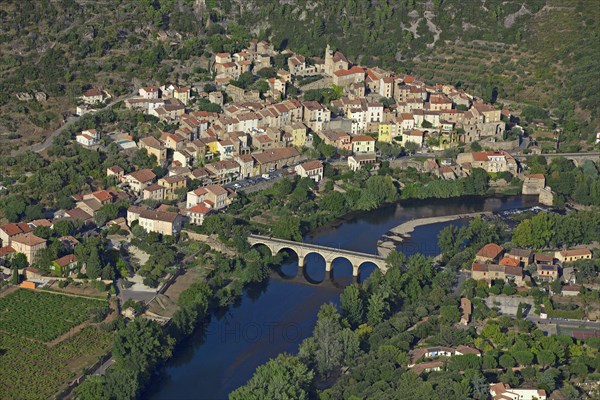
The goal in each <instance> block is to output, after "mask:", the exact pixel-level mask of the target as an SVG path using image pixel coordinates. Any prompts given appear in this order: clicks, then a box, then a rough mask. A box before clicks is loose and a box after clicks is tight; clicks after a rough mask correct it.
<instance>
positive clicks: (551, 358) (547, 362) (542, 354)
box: [537, 350, 556, 368]
mask: <svg viewBox="0 0 600 400" xmlns="http://www.w3.org/2000/svg"><path fill="white" fill-rule="evenodd" d="M537 361H538V364H540V365H541V366H542V367H543V368H546V367H549V366H551V365H554V363H555V362H556V356H555V355H554V353H553V352H551V351H549V350H540V351H539V352H538V354H537Z"/></svg>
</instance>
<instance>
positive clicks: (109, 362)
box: [94, 358, 117, 375]
mask: <svg viewBox="0 0 600 400" xmlns="http://www.w3.org/2000/svg"><path fill="white" fill-rule="evenodd" d="M116 362H117V361H116V360H115V359H114V358H109V359H108V360H107V361H106V362H105V363H104V364H102V365H101V366H99V367H98V369H97V370H96V371H94V375H104V374H105V373H106V370H107V369H109V368H110V367H112V366H113V364H114V363H116Z"/></svg>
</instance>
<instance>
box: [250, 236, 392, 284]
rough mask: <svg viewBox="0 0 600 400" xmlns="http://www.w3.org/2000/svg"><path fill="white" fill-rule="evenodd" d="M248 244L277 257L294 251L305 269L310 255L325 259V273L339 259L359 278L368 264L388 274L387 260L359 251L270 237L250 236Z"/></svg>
mask: <svg viewBox="0 0 600 400" xmlns="http://www.w3.org/2000/svg"><path fill="white" fill-rule="evenodd" d="M248 243H250V246H255V245H258V244H262V245H265V246H266V247H267V248H269V250H271V254H273V255H275V254H277V253H279V252H280V251H281V250H283V249H289V250H292V251H293V252H294V253H296V254H297V255H298V266H300V267H304V259H305V258H306V256H307V255H309V254H310V253H317V254H320V255H321V256H322V257H323V258H324V259H325V271H327V272H330V271H331V268H332V264H333V261H335V260H336V259H338V258H345V259H346V260H348V261H350V263H351V264H352V275H353V276H358V270H359V268H360V266H361V265H362V264H364V263H366V262H371V263H373V264H375V265H376V266H377V268H379V270H380V271H381V272H382V273H386V272H387V265H386V263H385V258H383V257H380V256H377V255H374V254H367V253H360V252H357V251H351V250H344V249H339V248H334V247H327V246H320V245H317V244H310V243H302V242H294V241H291V240H283V239H277V238H272V237H268V236H260V235H250V236H248Z"/></svg>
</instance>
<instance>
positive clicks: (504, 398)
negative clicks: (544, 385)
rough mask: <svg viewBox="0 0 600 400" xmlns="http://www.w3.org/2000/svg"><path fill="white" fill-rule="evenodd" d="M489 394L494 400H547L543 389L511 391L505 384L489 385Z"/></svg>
mask: <svg viewBox="0 0 600 400" xmlns="http://www.w3.org/2000/svg"><path fill="white" fill-rule="evenodd" d="M490 394H491V395H492V398H493V399H494V400H508V399H510V400H547V399H548V396H547V395H546V391H545V390H543V389H513V388H511V387H510V385H507V384H506V383H493V384H491V385H490Z"/></svg>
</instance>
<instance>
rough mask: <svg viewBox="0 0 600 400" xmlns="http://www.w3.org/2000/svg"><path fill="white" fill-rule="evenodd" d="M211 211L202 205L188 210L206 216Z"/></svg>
mask: <svg viewBox="0 0 600 400" xmlns="http://www.w3.org/2000/svg"><path fill="white" fill-rule="evenodd" d="M209 211H210V209H209V208H208V207H206V206H205V205H204V204H202V203H200V204H198V205H195V206H194V207H191V208H190V209H188V212H191V213H197V214H206V213H208V212H209Z"/></svg>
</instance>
